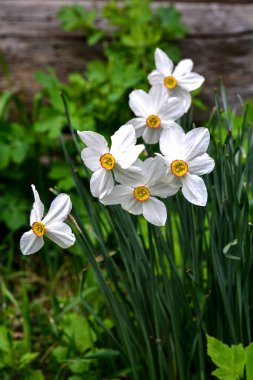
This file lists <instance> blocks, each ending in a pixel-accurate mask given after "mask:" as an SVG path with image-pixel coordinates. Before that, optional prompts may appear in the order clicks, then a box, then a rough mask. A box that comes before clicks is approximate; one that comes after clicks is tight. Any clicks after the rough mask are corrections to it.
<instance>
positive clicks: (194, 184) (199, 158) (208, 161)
mask: <svg viewBox="0 0 253 380" xmlns="http://www.w3.org/2000/svg"><path fill="white" fill-rule="evenodd" d="M209 141H210V134H209V131H208V129H207V128H195V129H193V130H191V131H190V132H188V133H186V134H185V132H184V130H183V129H182V128H181V127H180V126H177V127H175V126H174V127H173V128H172V127H170V128H168V129H166V130H164V131H163V133H162V135H161V138H160V151H161V152H162V154H163V156H162V155H160V154H158V155H159V156H160V157H163V159H164V162H165V163H166V165H167V168H168V172H167V174H166V176H165V178H164V182H166V181H168V184H169V185H171V182H174V183H175V184H177V185H178V186H180V187H182V193H183V195H184V197H185V198H186V199H187V200H188V201H189V202H191V203H193V204H195V205H198V206H205V205H206V202H207V189H206V185H205V183H204V181H203V179H202V178H201V177H199V176H201V175H203V174H208V173H210V172H211V171H212V170H213V168H214V160H213V159H212V158H211V157H210V156H209V155H208V154H207V153H206V151H207V148H208V145H209Z"/></svg>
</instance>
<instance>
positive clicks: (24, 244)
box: [20, 230, 44, 255]
mask: <svg viewBox="0 0 253 380" xmlns="http://www.w3.org/2000/svg"><path fill="white" fill-rule="evenodd" d="M43 245H44V240H43V237H42V236H36V235H35V234H34V233H33V231H32V230H30V231H28V232H25V233H24V234H23V235H22V236H21V239H20V250H21V252H22V253H23V255H31V254H32V253H35V252H37V251H39V250H40V249H41V248H42V247H43Z"/></svg>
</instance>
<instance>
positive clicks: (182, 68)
mask: <svg viewBox="0 0 253 380" xmlns="http://www.w3.org/2000/svg"><path fill="white" fill-rule="evenodd" d="M192 69H193V62H192V60H191V59H182V61H180V62H179V63H178V64H177V65H176V67H175V69H174V71H173V76H174V77H175V78H179V77H181V76H183V75H185V74H188V73H190V72H191V71H192Z"/></svg>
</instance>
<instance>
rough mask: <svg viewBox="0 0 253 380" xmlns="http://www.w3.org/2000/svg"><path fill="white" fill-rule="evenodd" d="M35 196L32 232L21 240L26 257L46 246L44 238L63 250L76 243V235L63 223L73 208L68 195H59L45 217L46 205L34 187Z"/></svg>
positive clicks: (22, 250)
mask: <svg viewBox="0 0 253 380" xmlns="http://www.w3.org/2000/svg"><path fill="white" fill-rule="evenodd" d="M32 190H33V194H34V203H33V208H32V211H31V214H30V225H31V227H32V228H31V230H30V231H28V232H25V233H24V234H23V235H22V237H21V239H20V250H21V252H22V253H23V254H24V255H31V254H32V253H35V252H37V251H39V250H40V249H41V248H42V247H43V245H44V239H43V236H44V235H45V236H47V237H48V238H49V239H51V240H52V241H53V242H54V243H56V244H58V245H59V246H60V247H61V248H69V247H70V246H71V245H73V244H74V243H75V240H76V238H75V235H74V234H73V233H72V231H71V228H70V227H69V226H68V225H67V224H66V223H63V222H64V220H65V219H67V217H68V215H69V213H70V211H71V208H72V204H71V200H70V198H69V196H68V195H67V194H59V195H58V196H57V197H56V198H55V199H54V200H53V202H52V203H51V206H50V208H49V211H48V213H47V214H46V215H45V216H44V218H43V214H44V205H43V203H42V202H41V200H40V196H39V194H38V192H37V190H36V188H35V186H34V185H32Z"/></svg>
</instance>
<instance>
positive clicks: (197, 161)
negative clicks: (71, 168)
mask: <svg viewBox="0 0 253 380" xmlns="http://www.w3.org/2000/svg"><path fill="white" fill-rule="evenodd" d="M155 63H156V70H154V71H152V72H151V73H150V74H149V75H148V80H149V82H150V84H151V85H152V87H151V88H150V90H149V92H148V93H146V92H145V91H143V90H134V91H133V92H131V94H130V95H129V107H130V108H131V110H132V111H133V113H134V115H135V117H134V118H132V119H131V120H129V121H128V122H127V123H126V125H124V126H122V127H120V128H119V130H118V131H117V132H115V134H114V135H113V136H112V137H111V140H112V144H111V148H110V149H109V148H108V145H107V142H106V140H105V139H104V137H103V136H101V135H99V134H98V133H95V132H86V131H85V132H80V131H78V134H79V136H80V138H81V139H82V141H83V142H84V143H85V145H86V148H84V149H83V151H82V153H81V157H82V160H83V162H84V164H85V165H86V166H87V167H88V168H89V169H90V170H91V171H93V174H92V177H91V181H90V189H91V193H92V195H93V196H95V197H98V198H99V200H100V202H101V203H103V204H104V205H116V204H120V205H121V207H122V208H123V209H124V210H127V211H128V212H130V213H131V214H134V215H139V214H143V216H144V218H145V219H147V221H149V222H150V223H152V224H154V225H156V226H163V225H165V223H166V219H167V210H166V207H165V204H164V203H163V202H162V201H161V200H160V199H159V198H167V197H169V196H172V195H174V194H176V193H177V192H178V191H179V190H180V189H182V193H183V195H184V197H185V198H186V199H187V200H188V201H189V202H191V203H193V204H195V205H198V206H205V205H206V202H207V189H206V186H205V183H204V181H203V179H202V178H201V176H202V175H203V174H208V173H210V172H211V171H212V170H213V168H214V160H213V159H212V158H211V157H210V156H209V155H208V154H207V153H206V151H207V149H208V145H209V140H210V135H209V131H208V130H207V129H206V128H195V129H193V130H191V131H190V132H188V133H185V132H184V130H183V128H182V127H181V126H180V125H179V124H178V123H177V120H178V119H179V118H180V117H182V116H183V115H184V113H185V112H186V111H187V110H188V109H189V107H190V105H191V94H190V92H191V91H193V90H196V89H197V88H199V87H200V86H201V85H202V83H203V82H204V78H203V77H202V76H201V75H199V74H197V73H194V72H192V68H193V62H192V61H191V60H190V59H184V60H182V61H181V62H179V63H178V65H177V66H176V67H175V68H174V66H173V63H172V61H171V60H170V58H169V57H168V56H167V55H166V54H165V53H164V52H163V51H162V50H161V49H156V51H155ZM139 137H142V139H143V141H144V143H146V144H157V143H159V147H160V152H156V153H155V154H154V157H150V158H147V159H146V160H145V161H141V160H140V159H139V158H138V157H139V155H140V153H141V152H142V151H143V150H144V145H142V144H140V145H136V141H137V138H139Z"/></svg>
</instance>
